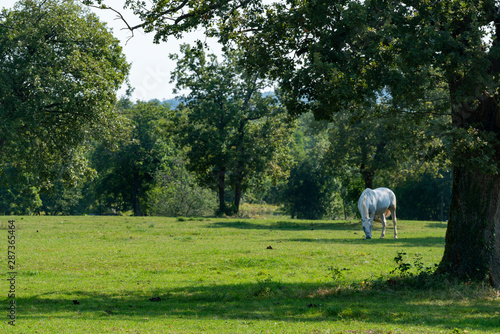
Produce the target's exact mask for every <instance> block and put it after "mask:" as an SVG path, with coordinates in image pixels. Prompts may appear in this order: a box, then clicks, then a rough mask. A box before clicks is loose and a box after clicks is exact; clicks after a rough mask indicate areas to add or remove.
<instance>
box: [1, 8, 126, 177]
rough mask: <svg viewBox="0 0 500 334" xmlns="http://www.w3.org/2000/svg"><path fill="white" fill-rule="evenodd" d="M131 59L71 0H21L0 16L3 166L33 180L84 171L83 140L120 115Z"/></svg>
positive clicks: (116, 122)
mask: <svg viewBox="0 0 500 334" xmlns="http://www.w3.org/2000/svg"><path fill="white" fill-rule="evenodd" d="M128 71H129V65H128V64H127V62H126V60H125V56H124V55H123V54H122V49H121V47H120V45H119V42H118V40H117V39H116V38H114V37H113V36H112V35H111V33H110V32H109V31H108V29H107V28H106V26H105V24H103V23H102V22H100V21H99V20H98V18H97V17H96V15H93V14H90V13H89V12H88V10H86V9H84V8H82V7H80V6H79V5H78V4H77V3H76V2H75V1H58V0H49V1H35V0H22V1H20V2H18V3H17V4H16V5H15V7H14V8H13V9H11V10H3V11H2V14H1V16H0V166H1V167H5V166H14V167H15V168H17V169H20V170H25V171H26V172H29V173H31V174H32V175H33V176H34V177H36V180H37V181H35V183H36V184H37V186H40V185H45V186H50V184H51V180H54V179H58V178H61V177H62V178H64V179H65V180H66V181H68V182H70V183H71V182H73V183H74V182H76V180H77V179H78V178H81V177H82V176H84V175H87V174H88V173H89V171H90V170H89V168H88V166H87V163H86V159H85V158H84V153H85V151H86V147H85V145H87V144H88V143H89V141H90V140H92V139H93V138H99V137H102V136H104V135H105V134H109V133H110V131H112V129H113V128H116V127H117V126H118V125H119V123H120V117H119V115H118V114H117V113H116V109H115V102H116V92H117V90H118V89H119V88H120V86H121V85H122V84H123V83H124V81H125V80H126V78H127V75H128Z"/></svg>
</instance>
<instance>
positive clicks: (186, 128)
mask: <svg viewBox="0 0 500 334" xmlns="http://www.w3.org/2000/svg"><path fill="white" fill-rule="evenodd" d="M181 51H182V53H183V56H182V57H179V56H178V55H173V56H172V58H173V59H174V60H176V61H177V69H176V71H175V72H174V73H173V74H172V79H173V80H175V81H176V87H177V90H181V89H189V93H188V94H187V96H185V97H184V98H183V99H184V101H185V108H184V110H183V111H184V115H183V118H182V119H181V122H182V123H181V125H180V127H179V138H180V143H181V145H182V146H186V147H189V149H188V151H187V157H188V164H187V168H188V170H190V171H192V172H194V173H196V175H197V179H198V181H199V183H200V185H203V186H208V187H210V188H212V189H214V190H217V192H218V195H219V213H221V214H224V213H230V214H231V213H233V212H237V211H238V209H239V203H240V199H241V194H242V192H243V191H244V190H245V189H246V188H247V187H248V185H249V182H250V180H252V179H253V178H256V177H259V176H263V175H265V174H269V175H273V176H275V177H282V176H284V175H286V168H284V167H285V166H286V159H287V149H288V141H289V138H290V129H289V127H290V126H289V125H288V124H287V122H285V118H286V116H285V112H284V109H283V108H282V107H281V106H280V104H279V102H278V101H277V100H276V99H275V98H274V97H272V96H266V97H264V96H263V95H262V93H261V91H262V90H263V88H265V87H266V82H265V81H263V80H261V79H260V78H259V77H260V74H259V73H258V72H257V73H249V72H247V71H246V70H245V69H244V68H242V67H241V66H239V64H238V61H239V54H238V53H237V52H229V53H227V54H225V58H224V61H223V62H222V63H219V62H218V60H217V59H216V57H215V56H214V55H209V56H208V57H207V56H206V55H205V52H204V51H203V48H202V46H201V45H200V44H198V46H197V47H196V48H191V47H190V46H187V45H184V46H183V47H182V50H181ZM227 186H229V187H230V189H231V190H233V191H234V202H233V204H232V205H230V206H229V208H227V206H226V203H225V202H226V199H225V191H226V189H227Z"/></svg>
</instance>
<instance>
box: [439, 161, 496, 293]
mask: <svg viewBox="0 0 500 334" xmlns="http://www.w3.org/2000/svg"><path fill="white" fill-rule="evenodd" d="M439 271H440V272H441V273H447V274H450V275H451V276H453V277H456V278H459V279H461V280H476V281H477V280H484V279H487V278H488V279H489V280H490V282H491V284H492V285H493V286H495V287H500V176H499V175H485V174H483V173H481V172H479V171H467V170H465V169H463V168H455V169H454V176H453V193H452V201H451V206H450V218H449V221H448V229H447V231H446V246H445V252H444V256H443V259H442V261H441V265H440V269H439Z"/></svg>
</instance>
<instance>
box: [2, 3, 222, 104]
mask: <svg viewBox="0 0 500 334" xmlns="http://www.w3.org/2000/svg"><path fill="white" fill-rule="evenodd" d="M15 3H16V0H2V4H1V5H0V6H1V7H5V8H11V7H13V6H14V4H15ZM116 9H118V7H117V8H116ZM120 9H121V8H120ZM91 10H92V11H93V12H95V13H96V14H97V15H99V17H100V18H101V20H102V21H104V22H107V24H108V27H110V28H112V29H113V35H114V36H115V37H116V38H118V39H119V40H120V41H121V46H122V47H123V52H124V53H125V55H126V57H127V61H128V62H129V63H131V64H132V67H131V70H130V76H129V81H130V85H131V86H132V87H133V88H135V90H134V92H133V94H132V99H133V100H143V101H147V100H150V99H159V100H163V99H170V98H174V97H175V95H174V94H173V92H172V89H173V87H174V84H171V83H170V72H171V71H172V70H174V68H175V62H173V61H171V60H170V59H169V57H168V55H169V54H171V53H178V52H179V46H180V44H183V43H193V42H194V41H195V40H197V39H201V40H203V41H205V40H206V39H205V36H204V34H203V31H202V30H199V31H196V32H192V33H190V34H187V35H186V36H185V37H184V38H183V39H182V40H176V39H174V38H171V39H169V41H168V42H167V43H165V42H163V43H161V44H154V43H153V35H152V34H145V33H144V32H143V31H138V30H136V31H135V32H134V37H132V38H131V39H129V38H130V36H131V32H130V31H128V30H123V29H122V28H123V27H125V24H124V23H123V22H122V21H121V20H117V19H116V13H114V12H112V11H109V10H99V9H91ZM126 19H127V20H129V23H134V22H136V23H138V20H137V18H135V17H134V15H133V14H130V13H129V14H128V15H126ZM207 43H208V44H209V45H210V46H211V49H210V51H209V52H210V53H216V54H219V53H220V47H219V45H218V44H217V43H216V42H215V41H213V40H207ZM124 92H125V89H122V90H121V91H120V92H119V93H118V95H123V94H124Z"/></svg>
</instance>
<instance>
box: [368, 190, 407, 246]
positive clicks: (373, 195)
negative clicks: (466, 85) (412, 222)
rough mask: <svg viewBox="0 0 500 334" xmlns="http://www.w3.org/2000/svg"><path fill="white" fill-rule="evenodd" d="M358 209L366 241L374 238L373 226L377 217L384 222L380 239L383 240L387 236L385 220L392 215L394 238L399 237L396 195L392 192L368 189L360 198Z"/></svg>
mask: <svg viewBox="0 0 500 334" xmlns="http://www.w3.org/2000/svg"><path fill="white" fill-rule="evenodd" d="M358 209H359V212H360V213H361V220H362V223H363V231H364V232H365V235H366V237H365V238H366V239H371V238H372V225H373V221H374V220H375V219H376V218H377V217H379V218H380V220H381V222H382V235H381V236H380V238H383V237H384V236H385V225H386V219H385V218H386V217H389V216H390V215H392V222H393V224H394V238H397V237H398V230H397V229H396V195H394V193H393V192H392V190H390V189H387V188H377V189H375V190H372V189H370V188H366V189H365V190H364V191H363V193H362V194H361V196H360V197H359V201H358Z"/></svg>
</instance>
